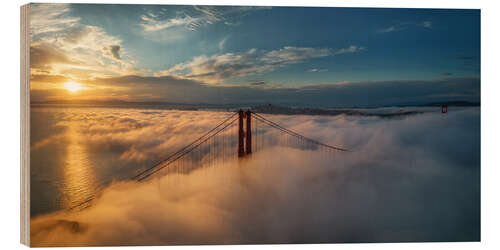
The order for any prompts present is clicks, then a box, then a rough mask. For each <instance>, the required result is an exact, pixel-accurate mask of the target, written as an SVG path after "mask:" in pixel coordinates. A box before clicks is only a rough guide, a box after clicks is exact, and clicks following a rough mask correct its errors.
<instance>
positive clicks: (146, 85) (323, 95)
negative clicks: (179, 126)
mask: <svg viewBox="0 0 500 250" xmlns="http://www.w3.org/2000/svg"><path fill="white" fill-rule="evenodd" d="M97 81H102V82H105V83H106V84H113V85H116V86H131V87H132V86H133V87H134V89H135V90H138V91H139V92H140V90H141V89H143V91H145V90H152V91H153V92H154V93H157V94H158V95H159V96H161V98H162V100H164V101H173V102H191V103H192V102H195V103H196V102H205V103H242V102H245V103H249V102H251V103H259V102H276V100H279V102H283V103H291V102H292V103H299V104H300V103H303V104H312V105H331V106H373V105H391V104H399V103H411V102H415V103H426V102H434V101H436V100H437V99H436V96H449V97H447V98H444V99H446V100H454V99H453V98H457V97H456V96H460V97H461V98H463V99H465V100H466V101H475V102H479V96H480V80H479V79H478V78H446V79H437V80H428V81H377V82H350V83H339V84H321V85H309V86H304V87H298V88H283V87H281V88H268V89H259V88H251V87H246V86H213V85H206V84H203V83H201V82H197V81H193V80H186V79H178V78H175V77H169V76H164V77H141V76H127V77H120V78H112V79H101V80H97ZM261 82H262V81H257V84H256V85H262V83H261ZM254 85H255V84H254ZM153 89H154V90H153ZM453 96H455V97H453ZM437 101H442V99H439V100H437Z"/></svg>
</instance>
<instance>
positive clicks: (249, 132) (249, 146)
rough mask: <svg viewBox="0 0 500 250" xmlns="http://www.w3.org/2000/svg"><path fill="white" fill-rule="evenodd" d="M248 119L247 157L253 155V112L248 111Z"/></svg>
mask: <svg viewBox="0 0 500 250" xmlns="http://www.w3.org/2000/svg"><path fill="white" fill-rule="evenodd" d="M246 119H247V127H246V133H245V135H246V136H245V137H246V138H245V142H246V145H245V152H246V154H247V155H249V154H251V153H252V112H250V110H247V112H246Z"/></svg>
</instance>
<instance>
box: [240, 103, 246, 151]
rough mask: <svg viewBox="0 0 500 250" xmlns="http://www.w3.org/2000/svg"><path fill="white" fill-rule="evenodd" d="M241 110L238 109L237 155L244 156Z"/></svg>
mask: <svg viewBox="0 0 500 250" xmlns="http://www.w3.org/2000/svg"><path fill="white" fill-rule="evenodd" d="M243 114H244V113H243V110H241V109H240V111H238V116H239V119H238V157H243V156H245V146H244V145H243V141H244V132H243Z"/></svg>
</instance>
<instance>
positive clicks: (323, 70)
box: [307, 68, 328, 73]
mask: <svg viewBox="0 0 500 250" xmlns="http://www.w3.org/2000/svg"><path fill="white" fill-rule="evenodd" d="M326 71H328V69H316V68H315V69H310V70H308V71H307V72H311V73H312V72H326Z"/></svg>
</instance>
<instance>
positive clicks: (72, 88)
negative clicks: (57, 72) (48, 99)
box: [64, 82, 83, 93]
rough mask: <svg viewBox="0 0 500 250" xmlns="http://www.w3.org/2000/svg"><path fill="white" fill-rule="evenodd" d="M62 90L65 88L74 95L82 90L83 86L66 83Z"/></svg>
mask: <svg viewBox="0 0 500 250" xmlns="http://www.w3.org/2000/svg"><path fill="white" fill-rule="evenodd" d="M64 88H66V89H67V90H68V91H69V92H71V93H75V92H78V91H79V90H82V89H83V86H82V85H81V84H79V83H76V82H67V83H65V84H64Z"/></svg>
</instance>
